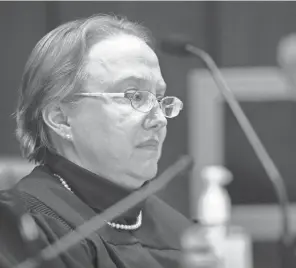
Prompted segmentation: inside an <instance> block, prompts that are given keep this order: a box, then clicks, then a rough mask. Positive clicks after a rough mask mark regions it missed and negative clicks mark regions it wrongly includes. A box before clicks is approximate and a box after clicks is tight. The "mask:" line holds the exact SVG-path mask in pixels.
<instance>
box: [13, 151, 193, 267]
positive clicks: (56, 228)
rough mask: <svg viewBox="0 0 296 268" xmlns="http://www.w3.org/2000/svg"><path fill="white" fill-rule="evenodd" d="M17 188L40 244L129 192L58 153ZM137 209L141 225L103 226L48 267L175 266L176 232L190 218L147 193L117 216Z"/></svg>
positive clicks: (128, 216) (132, 215) (129, 217)
mask: <svg viewBox="0 0 296 268" xmlns="http://www.w3.org/2000/svg"><path fill="white" fill-rule="evenodd" d="M54 173H55V174H59V175H60V176H62V177H63V178H64V179H65V181H67V183H68V184H69V185H70V187H71V189H73V192H74V193H75V194H73V193H72V192H70V191H69V190H67V189H65V188H64V186H63V185H62V184H61V183H60V181H59V180H58V179H57V177H56V176H54V175H53V174H54ZM16 189H17V191H18V192H19V193H20V195H21V196H22V200H23V203H24V205H25V207H26V210H27V211H28V212H29V213H30V215H31V216H32V217H33V218H34V220H35V222H36V223H37V225H38V227H39V228H40V230H39V231H40V237H39V239H40V240H41V241H42V246H40V248H44V247H46V246H47V245H49V244H51V243H53V242H55V241H57V240H58V239H59V238H60V237H62V236H64V235H65V234H67V233H68V232H71V230H73V229H75V227H77V226H79V225H80V224H82V223H84V222H85V221H87V220H89V219H90V218H92V217H93V216H95V215H96V214H98V213H100V211H102V210H104V209H106V208H107V207H108V206H110V205H112V204H113V203H115V202H116V201H118V200H119V199H121V198H123V197H124V196H126V195H127V194H128V191H126V190H125V189H121V188H120V187H119V186H115V185H113V184H112V183H110V182H109V181H107V180H104V179H103V178H100V177H99V176H97V175H95V174H93V173H91V172H89V171H86V170H85V169H82V168H81V167H78V166H77V165H75V164H73V163H71V162H70V161H68V160H66V159H65V158H63V157H61V156H58V155H51V156H50V159H49V160H47V163H46V164H45V165H43V166H38V167H36V168H35V169H34V170H33V171H32V173H31V174H29V175H28V176H27V177H25V178H23V179H22V180H21V181H20V182H19V183H18V184H17V185H16ZM139 210H142V213H143V220H142V225H141V227H140V228H139V229H137V230H134V231H127V230H117V229H114V228H112V227H111V226H109V225H106V226H104V227H103V228H101V229H100V230H98V231H97V232H96V233H94V234H93V235H92V236H91V238H87V239H85V240H83V241H81V242H80V243H79V244H77V245H75V246H74V247H72V248H71V249H70V250H68V251H67V252H65V253H63V254H61V255H60V256H59V257H58V258H56V259H54V260H53V261H51V262H50V263H49V264H50V265H49V267H50V266H51V267H57V268H59V267H61V268H62V267H69V268H70V267H71V268H76V267H77V268H78V267H84V268H85V267H90V268H91V267H99V268H139V267H140V268H148V267H149V268H151V267H153V268H161V267H162V268H177V267H178V268H179V267H180V257H181V251H180V236H181V235H182V233H183V232H184V231H185V230H186V229H187V228H188V227H189V226H190V225H191V223H190V222H189V220H187V219H186V218H185V217H184V216H183V215H182V214H180V213H179V212H177V211H176V210H174V209H173V208H171V207H170V206H169V205H167V204H166V203H164V202H163V201H162V200H160V199H159V198H157V197H156V196H151V197H149V198H147V199H146V200H145V201H144V202H143V203H142V204H140V205H138V206H136V207H135V208H133V209H132V210H131V211H129V212H128V213H125V214H123V215H122V216H121V217H119V218H118V219H116V220H115V221H116V222H118V223H123V224H127V223H130V222H131V221H133V220H134V221H135V219H136V215H138V212H139ZM44 265H45V264H44ZM47 265H48V263H47ZM41 267H42V266H41ZM44 267H45V266H44ZM46 267H47V266H46Z"/></svg>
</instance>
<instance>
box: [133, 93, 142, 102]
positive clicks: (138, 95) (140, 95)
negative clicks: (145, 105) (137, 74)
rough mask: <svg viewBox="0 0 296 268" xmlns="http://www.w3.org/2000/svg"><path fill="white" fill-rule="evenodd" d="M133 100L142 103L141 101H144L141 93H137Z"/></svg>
mask: <svg viewBox="0 0 296 268" xmlns="http://www.w3.org/2000/svg"><path fill="white" fill-rule="evenodd" d="M133 99H134V100H135V101H141V100H142V99H143V96H142V94H141V93H140V92H136V93H135V94H134V96H133Z"/></svg>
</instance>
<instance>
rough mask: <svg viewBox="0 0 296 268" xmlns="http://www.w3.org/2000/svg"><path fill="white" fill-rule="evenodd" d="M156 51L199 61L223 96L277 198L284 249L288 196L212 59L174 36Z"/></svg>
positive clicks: (287, 235)
mask: <svg viewBox="0 0 296 268" xmlns="http://www.w3.org/2000/svg"><path fill="white" fill-rule="evenodd" d="M160 49H161V50H162V51H163V52H165V53H168V54H171V55H176V56H195V57H197V58H199V59H201V60H202V61H203V62H204V63H205V65H206V67H207V68H208V70H209V71H210V73H211V75H212V77H213V79H214V81H215V83H216V86H217V88H218V89H219V91H220V92H221V94H222V95H223V97H224V99H225V100H226V102H227V103H228V105H229V107H230V108H231V110H232V112H233V114H234V116H235V118H236V119H237V121H238V123H239V125H240V127H241V128H242V130H243V132H244V133H245V135H246V137H247V139H248V141H249V143H250V144H251V146H252V148H253V150H254V151H255V154H256V155H257V157H258V158H259V161H260V163H261V164H262V166H263V167H264V169H265V172H266V173H267V175H268V177H269V179H270V180H271V182H272V184H273V187H274V190H275V193H276V195H277V198H278V202H279V206H280V209H281V216H282V217H281V220H282V233H281V242H282V243H283V245H284V246H285V248H286V249H288V248H289V247H290V245H291V242H292V236H291V231H290V227H289V218H288V205H289V202H288V197H287V190H286V188H285V184H284V180H283V178H282V176H281V174H280V173H279V171H278V169H277V167H276V165H275V164H274V162H273V160H272V159H271V157H270V156H269V154H268V153H267V151H266V149H265V147H264V146H263V144H262V142H261V140H260V139H259V137H258V135H257V133H256V132H255V130H254V128H253V127H252V125H251V123H250V121H249V120H248V118H247V117H246V115H245V114H244V112H243V110H242V108H241V106H240V104H239V102H238V101H237V100H236V98H235V96H234V94H233V92H232V91H231V90H230V88H229V87H228V86H227V83H226V81H225V79H224V78H223V76H222V74H221V72H220V70H219V68H218V67H217V65H216V63H215V62H214V60H213V59H212V58H211V56H210V55H209V54H208V53H206V52H205V51H204V50H202V49H200V48H198V47H196V46H194V45H192V44H191V43H190V42H188V40H186V39H183V38H181V37H178V36H173V37H170V38H167V39H164V40H163V41H162V42H161V43H160Z"/></svg>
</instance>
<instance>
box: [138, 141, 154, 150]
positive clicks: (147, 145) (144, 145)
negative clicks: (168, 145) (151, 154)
mask: <svg viewBox="0 0 296 268" xmlns="http://www.w3.org/2000/svg"><path fill="white" fill-rule="evenodd" d="M136 147H137V148H139V149H146V150H158V147H159V141H158V140H155V139H150V140H147V141H144V142H141V143H139V144H138V145H137V146H136Z"/></svg>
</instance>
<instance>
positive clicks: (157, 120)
mask: <svg viewBox="0 0 296 268" xmlns="http://www.w3.org/2000/svg"><path fill="white" fill-rule="evenodd" d="M167 123H168V121H167V118H166V117H165V116H164V113H163V111H162V109H161V105H160V103H159V102H158V101H156V102H155V105H154V107H153V108H152V110H151V111H150V112H149V113H148V115H147V117H146V120H145V123H144V125H145V128H147V129H150V128H155V129H161V128H163V127H165V126H166V125H167Z"/></svg>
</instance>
